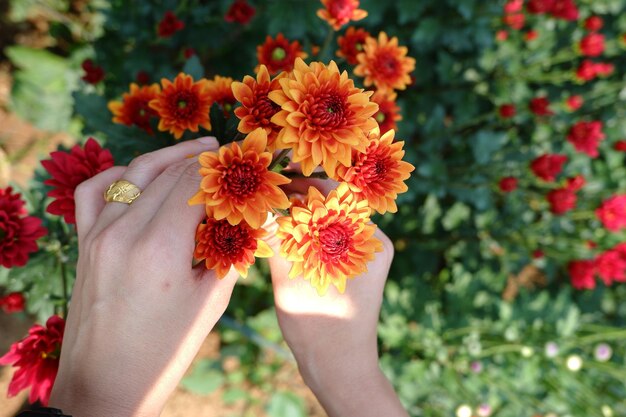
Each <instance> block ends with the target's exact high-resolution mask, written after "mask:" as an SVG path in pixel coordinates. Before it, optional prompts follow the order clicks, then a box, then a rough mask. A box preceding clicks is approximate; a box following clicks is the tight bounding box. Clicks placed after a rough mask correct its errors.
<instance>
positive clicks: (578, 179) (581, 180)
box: [566, 175, 586, 191]
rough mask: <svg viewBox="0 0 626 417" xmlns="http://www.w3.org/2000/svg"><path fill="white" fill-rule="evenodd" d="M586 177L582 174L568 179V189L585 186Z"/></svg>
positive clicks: (576, 189)
mask: <svg viewBox="0 0 626 417" xmlns="http://www.w3.org/2000/svg"><path fill="white" fill-rule="evenodd" d="M585 183H586V182H585V177H583V176H582V175H576V176H575V177H572V178H568V179H567V187H566V188H567V189H568V190H571V191H578V190H580V189H581V188H583V187H584V186H585Z"/></svg>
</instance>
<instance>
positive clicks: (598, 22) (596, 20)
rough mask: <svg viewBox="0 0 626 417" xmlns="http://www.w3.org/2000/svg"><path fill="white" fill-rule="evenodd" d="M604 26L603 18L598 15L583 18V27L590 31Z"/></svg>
mask: <svg viewBox="0 0 626 417" xmlns="http://www.w3.org/2000/svg"><path fill="white" fill-rule="evenodd" d="M602 26H604V20H602V18H601V17H600V16H589V17H588V18H587V19H585V29H587V30H588V31H590V32H596V31H598V30H600V29H602Z"/></svg>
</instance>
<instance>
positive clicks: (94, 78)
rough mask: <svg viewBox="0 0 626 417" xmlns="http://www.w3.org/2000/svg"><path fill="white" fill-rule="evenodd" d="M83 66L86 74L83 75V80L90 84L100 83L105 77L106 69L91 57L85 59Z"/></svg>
mask: <svg viewBox="0 0 626 417" xmlns="http://www.w3.org/2000/svg"><path fill="white" fill-rule="evenodd" d="M81 67H82V68H83V70H84V71H85V75H83V76H82V77H81V78H82V80H83V81H85V82H88V83H89V84H98V83H99V82H100V81H102V80H103V79H104V69H102V67H99V66H97V65H96V64H94V62H93V61H92V60H91V59H86V60H84V61H83V63H82V64H81Z"/></svg>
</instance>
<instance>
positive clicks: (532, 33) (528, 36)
mask: <svg viewBox="0 0 626 417" xmlns="http://www.w3.org/2000/svg"><path fill="white" fill-rule="evenodd" d="M538 37H539V32H537V31H536V30H529V31H528V32H526V33H525V34H524V40H525V41H526V42H530V41H534V40H535V39H537V38H538Z"/></svg>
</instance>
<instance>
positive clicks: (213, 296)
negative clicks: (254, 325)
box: [50, 138, 237, 417]
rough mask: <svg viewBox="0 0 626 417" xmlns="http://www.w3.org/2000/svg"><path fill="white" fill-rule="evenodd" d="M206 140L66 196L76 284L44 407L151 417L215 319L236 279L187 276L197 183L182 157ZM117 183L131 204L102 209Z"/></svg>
mask: <svg viewBox="0 0 626 417" xmlns="http://www.w3.org/2000/svg"><path fill="white" fill-rule="evenodd" d="M217 148H218V144H217V141H216V140H215V139H214V138H202V139H198V140H195V141H188V142H183V143H180V144H178V145H176V146H173V147H169V148H165V149H161V150H158V151H155V152H153V153H150V154H146V155H143V156H140V157H139V158H137V159H135V160H134V161H132V162H131V164H130V165H129V166H128V167H127V168H126V167H113V168H111V169H109V170H107V171H104V172H102V173H100V174H99V175H97V176H95V177H93V178H92V179H90V180H88V181H86V182H84V183H83V184H81V185H80V186H79V187H78V189H77V191H76V195H75V197H76V219H77V223H76V226H77V231H78V240H79V259H78V265H77V278H76V284H75V286H74V291H73V297H72V303H71V308H70V312H69V316H68V318H67V325H66V331H65V337H64V340H63V348H62V353H61V360H60V365H59V373H58V375H57V379H56V382H55V385H54V388H53V390H52V395H51V399H50V405H51V406H52V407H58V408H62V409H63V410H64V412H66V413H67V414H71V415H75V416H89V417H99V416H117V417H122V416H142V417H143V416H157V415H159V414H160V412H161V409H162V407H163V406H164V404H165V402H166V400H167V398H168V396H169V395H170V393H171V392H172V391H173V390H174V388H175V387H176V385H177V384H178V382H179V380H180V379H181V378H182V376H183V374H184V372H185V370H186V369H187V368H188V366H189V364H190V363H191V361H192V359H193V358H194V356H195V354H196V353H197V351H198V349H199V347H200V345H201V344H202V342H203V340H204V339H205V337H206V335H207V334H208V333H209V331H210V330H211V329H212V328H213V326H214V325H215V323H216V322H217V320H218V319H219V317H220V316H221V315H222V314H223V312H224V310H225V309H226V306H227V304H228V301H229V299H230V296H231V293H232V290H233V287H234V285H235V282H236V277H237V274H236V273H233V272H231V273H229V275H227V276H226V277H225V278H224V279H222V280H218V279H216V278H215V273H214V272H213V271H207V270H206V269H205V268H204V266H199V267H198V268H193V267H192V255H193V251H194V237H195V231H196V227H197V226H198V224H199V223H200V222H201V221H202V219H203V218H204V216H205V213H204V207H203V206H193V207H190V206H189V205H188V204H187V200H188V199H189V198H190V197H191V196H192V195H193V194H194V193H195V192H196V190H197V188H198V185H199V182H200V176H199V175H198V163H197V161H196V159H195V158H191V159H189V158H188V156H190V155H195V154H199V153H200V152H203V151H209V150H211V151H215V150H216V149H217ZM122 178H123V179H125V180H128V181H130V182H132V183H134V184H136V185H137V186H138V187H139V188H140V189H142V190H143V192H142V194H141V196H140V197H139V198H138V199H137V200H136V201H135V202H134V203H133V204H132V205H127V204H122V203H117V202H111V203H106V204H105V202H104V200H103V198H102V194H103V191H104V190H105V189H106V188H107V187H108V186H109V185H110V184H111V183H113V182H114V181H116V180H118V179H122Z"/></svg>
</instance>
